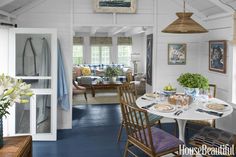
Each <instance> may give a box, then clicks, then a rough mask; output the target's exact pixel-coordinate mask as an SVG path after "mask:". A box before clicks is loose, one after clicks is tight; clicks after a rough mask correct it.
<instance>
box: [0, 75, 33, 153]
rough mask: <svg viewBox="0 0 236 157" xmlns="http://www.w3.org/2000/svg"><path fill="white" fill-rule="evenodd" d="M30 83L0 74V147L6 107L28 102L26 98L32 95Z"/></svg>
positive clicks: (0, 145) (6, 113) (6, 111)
mask: <svg viewBox="0 0 236 157" xmlns="http://www.w3.org/2000/svg"><path fill="white" fill-rule="evenodd" d="M30 86H31V85H30V84H27V83H25V82H23V81H22V80H18V79H15V78H13V77H10V76H6V75H4V74H2V75H1V76H0V148H1V147H2V146H3V123H2V118H3V117H6V116H7V115H8V114H9V112H8V109H9V108H10V107H11V106H12V105H13V104H14V103H20V104H24V103H28V102H29V100H28V98H29V97H31V96H32V95H33V92H32V91H31V89H30Z"/></svg>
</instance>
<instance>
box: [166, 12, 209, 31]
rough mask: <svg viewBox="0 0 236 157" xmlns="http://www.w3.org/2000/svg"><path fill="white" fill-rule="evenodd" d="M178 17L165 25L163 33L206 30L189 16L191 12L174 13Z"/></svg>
mask: <svg viewBox="0 0 236 157" xmlns="http://www.w3.org/2000/svg"><path fill="white" fill-rule="evenodd" d="M176 15H177V16H178V19H177V20H175V21H174V22H173V23H171V24H170V25H169V26H167V27H166V28H165V29H164V30H163V31H162V32H163V33H181V34H184V33H186V34H187V33H206V32H208V31H207V30H206V29H205V28H204V27H202V26H201V25H200V24H198V23H197V22H196V21H194V20H193V19H192V18H191V16H192V15H193V13H190V12H179V13H176Z"/></svg>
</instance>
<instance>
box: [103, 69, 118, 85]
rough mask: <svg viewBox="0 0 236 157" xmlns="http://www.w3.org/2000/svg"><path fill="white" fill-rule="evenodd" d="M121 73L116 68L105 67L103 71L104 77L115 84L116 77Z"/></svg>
mask: <svg viewBox="0 0 236 157" xmlns="http://www.w3.org/2000/svg"><path fill="white" fill-rule="evenodd" d="M120 73H121V70H120V68H118V67H111V66H109V67H107V69H106V71H105V76H106V77H109V78H110V81H111V82H116V77H117V76H118V75H119V74H120Z"/></svg>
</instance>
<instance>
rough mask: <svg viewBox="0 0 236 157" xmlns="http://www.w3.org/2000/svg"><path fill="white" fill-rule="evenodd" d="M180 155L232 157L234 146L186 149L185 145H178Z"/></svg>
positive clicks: (205, 146) (204, 146) (203, 146)
mask: <svg viewBox="0 0 236 157" xmlns="http://www.w3.org/2000/svg"><path fill="white" fill-rule="evenodd" d="M179 154H180V155H206V156H212V155H223V156H234V155H235V153H234V145H231V146H230V145H228V144H226V145H220V146H219V147H208V146H207V145H202V146H201V147H186V146H185V145H179Z"/></svg>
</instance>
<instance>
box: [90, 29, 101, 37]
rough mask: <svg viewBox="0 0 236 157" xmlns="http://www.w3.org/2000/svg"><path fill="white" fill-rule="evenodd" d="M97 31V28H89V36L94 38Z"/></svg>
mask: <svg viewBox="0 0 236 157" xmlns="http://www.w3.org/2000/svg"><path fill="white" fill-rule="evenodd" d="M98 29H99V27H91V31H90V36H94V35H95V34H96V33H97V31H98Z"/></svg>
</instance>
